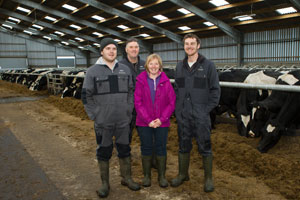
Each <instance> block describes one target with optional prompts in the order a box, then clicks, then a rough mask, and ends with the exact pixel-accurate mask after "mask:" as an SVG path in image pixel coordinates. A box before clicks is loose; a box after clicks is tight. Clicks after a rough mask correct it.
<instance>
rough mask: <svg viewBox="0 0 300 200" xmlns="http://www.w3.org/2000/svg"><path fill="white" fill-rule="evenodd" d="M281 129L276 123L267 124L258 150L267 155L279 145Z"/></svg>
mask: <svg viewBox="0 0 300 200" xmlns="http://www.w3.org/2000/svg"><path fill="white" fill-rule="evenodd" d="M280 132H281V128H280V127H279V126H278V124H275V123H274V122H270V121H269V122H267V123H266V125H265V127H264V129H263V133H262V138H261V140H260V141H259V144H258V147H257V150H258V151H260V152H261V153H266V152H267V151H268V150H269V149H271V148H272V147H273V146H275V145H276V144H277V142H278V141H279V139H280V137H281V133H280Z"/></svg>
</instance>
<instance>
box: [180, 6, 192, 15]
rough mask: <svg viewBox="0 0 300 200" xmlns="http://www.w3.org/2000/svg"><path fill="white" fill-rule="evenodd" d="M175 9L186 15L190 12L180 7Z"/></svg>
mask: <svg viewBox="0 0 300 200" xmlns="http://www.w3.org/2000/svg"><path fill="white" fill-rule="evenodd" d="M177 11H179V12H181V13H183V14H185V15H187V14H190V13H191V12H190V11H188V10H187V9H185V8H180V9H177Z"/></svg>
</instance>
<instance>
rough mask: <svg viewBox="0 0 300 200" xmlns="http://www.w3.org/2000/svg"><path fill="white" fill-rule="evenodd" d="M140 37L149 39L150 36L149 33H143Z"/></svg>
mask: <svg viewBox="0 0 300 200" xmlns="http://www.w3.org/2000/svg"><path fill="white" fill-rule="evenodd" d="M139 36H142V37H149V36H150V35H148V34H147V33H142V34H140V35H139Z"/></svg>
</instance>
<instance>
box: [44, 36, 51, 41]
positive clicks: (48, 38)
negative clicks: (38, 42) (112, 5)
mask: <svg viewBox="0 0 300 200" xmlns="http://www.w3.org/2000/svg"><path fill="white" fill-rule="evenodd" d="M43 38H45V39H47V40H51V37H48V36H45V35H44V36H43Z"/></svg>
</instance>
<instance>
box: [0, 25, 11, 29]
mask: <svg viewBox="0 0 300 200" xmlns="http://www.w3.org/2000/svg"><path fill="white" fill-rule="evenodd" d="M2 26H3V27H6V28H9V29H12V28H13V27H12V26H9V25H7V24H2Z"/></svg>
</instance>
